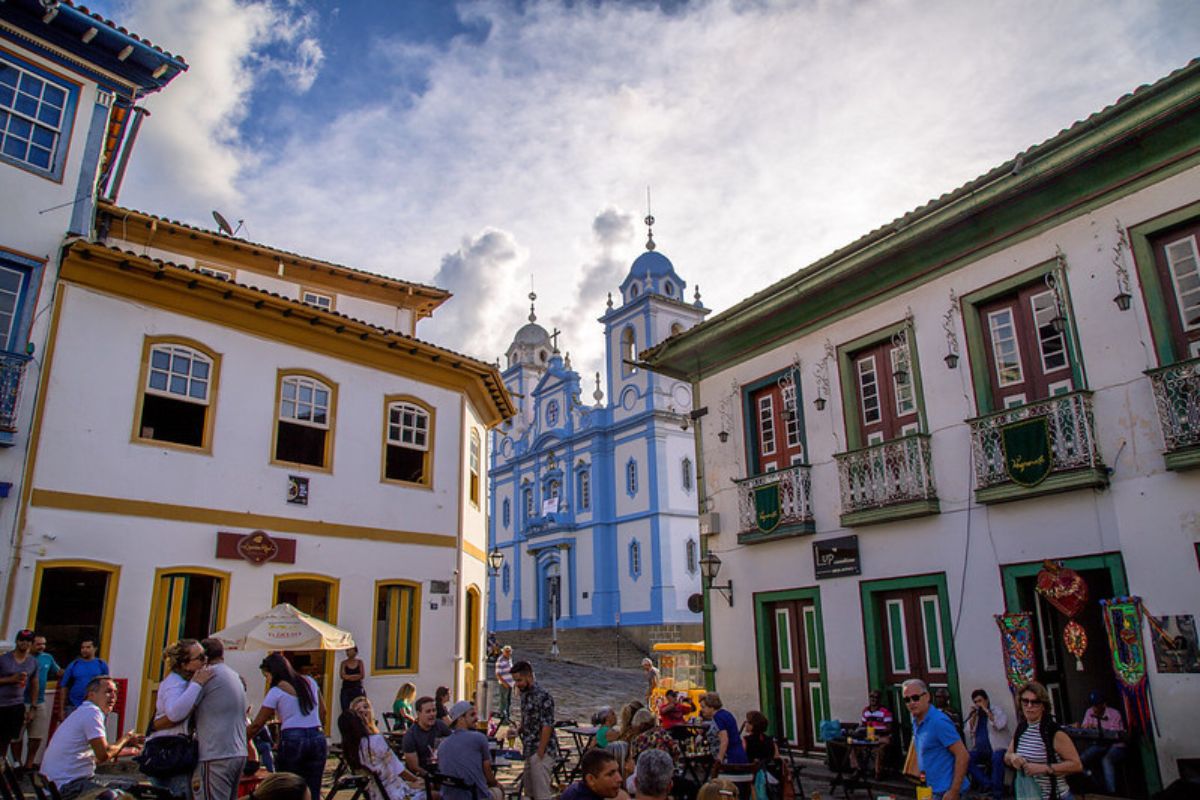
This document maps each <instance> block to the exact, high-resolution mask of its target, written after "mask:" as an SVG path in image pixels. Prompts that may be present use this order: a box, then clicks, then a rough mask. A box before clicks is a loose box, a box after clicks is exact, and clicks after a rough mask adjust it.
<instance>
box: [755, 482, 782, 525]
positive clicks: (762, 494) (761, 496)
mask: <svg viewBox="0 0 1200 800" xmlns="http://www.w3.org/2000/svg"><path fill="white" fill-rule="evenodd" d="M780 517H781V514H780V511H779V484H778V483H769V484H767V485H766V486H757V487H755V489H754V520H755V523H756V524H757V525H758V529H759V530H760V531H762V532H763V533H770V532H771V531H773V530H775V529H776V528H778V527H779V520H780Z"/></svg>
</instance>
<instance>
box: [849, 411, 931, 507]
mask: <svg viewBox="0 0 1200 800" xmlns="http://www.w3.org/2000/svg"><path fill="white" fill-rule="evenodd" d="M834 459H835V460H836V461H837V465H838V480H839V482H840V483H841V487H842V516H843V524H847V520H846V517H847V516H850V515H854V514H858V513H859V512H867V511H875V510H878V509H884V508H889V507H892V506H899V505H905V504H908V503H936V501H937V487H936V486H934V482H933V459H932V457H931V454H930V446H929V434H927V433H913V434H909V435H908V436H903V437H901V438H899V439H893V440H892V441H890V442H883V443H882V444H873V445H868V446H867V447H864V448H861V449H859V450H851V451H850V452H848V453H837V454H835V455H834ZM932 510H933V507H932V506H931V507H930V510H929V511H926V512H925V513H932ZM871 521H874V520H871ZM880 521H883V520H880Z"/></svg>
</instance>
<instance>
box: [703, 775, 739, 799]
mask: <svg viewBox="0 0 1200 800" xmlns="http://www.w3.org/2000/svg"><path fill="white" fill-rule="evenodd" d="M737 796H738V789H737V785H736V784H734V783H731V782H730V781H726V780H721V779H720V778H717V779H716V780H711V781H709V782H708V783H706V784H704V785H703V786H701V787H700V791H699V792H697V793H696V800H734V798H736V797H737Z"/></svg>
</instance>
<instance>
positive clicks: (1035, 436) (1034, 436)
mask: <svg viewBox="0 0 1200 800" xmlns="http://www.w3.org/2000/svg"><path fill="white" fill-rule="evenodd" d="M1000 443H1001V444H1002V445H1003V447H1004V470H1005V472H1007V473H1008V477H1009V478H1011V479H1012V481H1013V483H1016V484H1019V485H1021V486H1037V485H1038V484H1039V483H1041V482H1042V481H1044V480H1046V476H1047V475H1049V474H1050V468H1051V467H1052V466H1053V462H1054V459H1053V457H1052V456H1051V454H1050V422H1049V420H1048V419H1046V417H1033V418H1031V419H1023V420H1021V421H1020V422H1013V423H1010V424H1008V425H1005V426H1004V427H1002V428H1001V429H1000Z"/></svg>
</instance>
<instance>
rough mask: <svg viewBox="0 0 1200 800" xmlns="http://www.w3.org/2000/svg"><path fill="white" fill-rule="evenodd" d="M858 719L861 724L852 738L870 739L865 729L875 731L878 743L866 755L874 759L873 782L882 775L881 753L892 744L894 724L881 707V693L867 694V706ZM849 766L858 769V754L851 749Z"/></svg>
mask: <svg viewBox="0 0 1200 800" xmlns="http://www.w3.org/2000/svg"><path fill="white" fill-rule="evenodd" d="M859 719H860V723H861V724H860V725H859V726H858V728H856V729H855V731H854V736H853V738H855V739H870V736H869V735H868V733H867V728H868V727H870V728H874V729H875V734H874V735H875V739H874V741H877V742H879V745H878V749H876V750H872V751H869V752H868V753H867V754H866V755H867V756H868V758H874V759H875V780H879V777H880V775H882V774H883V751H884V750H886V749H887V746H888V745H889V744H891V742H892V726H893V725H894V724H895V722H894V719H893V717H892V712H891V711H890V710H889V709H888V707H887V706H885V705H883V692H881V691H879V690H878V689H872V690H871V691H870V692H868V693H867V705H866V707H865V708H864V709H863V710H862V716H861V717H860V718H859ZM850 766H851V767H852V768H853V769H858V754H857V753H856V752H855V749H854V748H853V747H851V748H850Z"/></svg>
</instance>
